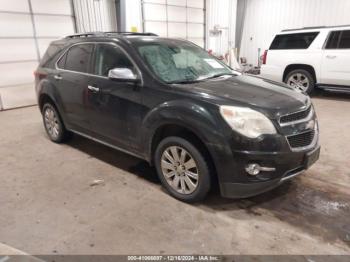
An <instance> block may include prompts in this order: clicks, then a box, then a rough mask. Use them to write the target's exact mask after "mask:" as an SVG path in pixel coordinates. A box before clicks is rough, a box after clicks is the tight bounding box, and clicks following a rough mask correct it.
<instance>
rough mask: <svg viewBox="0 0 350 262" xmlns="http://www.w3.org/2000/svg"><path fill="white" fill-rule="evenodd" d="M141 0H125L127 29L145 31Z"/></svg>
mask: <svg viewBox="0 0 350 262" xmlns="http://www.w3.org/2000/svg"><path fill="white" fill-rule="evenodd" d="M141 10H142V6H141V0H126V1H125V30H126V31H133V30H134V31H135V29H136V31H137V32H143V28H142V12H141Z"/></svg>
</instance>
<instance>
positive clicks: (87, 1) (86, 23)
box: [73, 0, 117, 33]
mask: <svg viewBox="0 0 350 262" xmlns="http://www.w3.org/2000/svg"><path fill="white" fill-rule="evenodd" d="M73 5H74V14H75V20H76V26H77V32H78V33H84V32H94V31H117V19H116V7H115V0H73Z"/></svg>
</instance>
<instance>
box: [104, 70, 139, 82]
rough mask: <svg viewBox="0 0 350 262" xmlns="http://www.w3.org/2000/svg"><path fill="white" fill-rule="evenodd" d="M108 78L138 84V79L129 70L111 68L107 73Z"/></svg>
mask: <svg viewBox="0 0 350 262" xmlns="http://www.w3.org/2000/svg"><path fill="white" fill-rule="evenodd" d="M108 78H110V79H112V80H118V81H124V82H138V81H139V79H138V78H137V76H136V75H135V74H134V73H133V72H132V70H131V69H129V68H113V69H111V70H109V71H108Z"/></svg>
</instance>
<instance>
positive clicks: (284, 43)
mask: <svg viewBox="0 0 350 262" xmlns="http://www.w3.org/2000/svg"><path fill="white" fill-rule="evenodd" d="M318 33H319V32H308V33H298V34H283V35H276V37H275V39H274V40H273V41H272V44H271V46H270V50H278V49H307V48H308V47H309V46H310V45H311V44H312V42H313V41H314V40H315V38H316V36H317V35H318Z"/></svg>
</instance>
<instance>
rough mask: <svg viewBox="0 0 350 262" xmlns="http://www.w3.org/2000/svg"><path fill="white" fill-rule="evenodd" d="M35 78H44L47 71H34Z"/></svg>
mask: <svg viewBox="0 0 350 262" xmlns="http://www.w3.org/2000/svg"><path fill="white" fill-rule="evenodd" d="M33 74H34V77H35V79H39V80H41V79H43V78H45V77H46V76H47V73H43V72H39V71H34V72H33Z"/></svg>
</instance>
